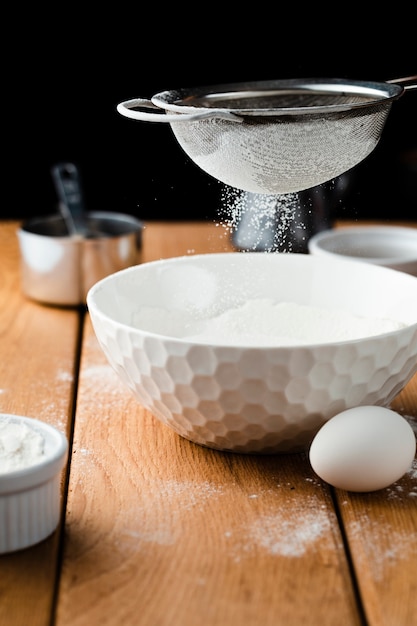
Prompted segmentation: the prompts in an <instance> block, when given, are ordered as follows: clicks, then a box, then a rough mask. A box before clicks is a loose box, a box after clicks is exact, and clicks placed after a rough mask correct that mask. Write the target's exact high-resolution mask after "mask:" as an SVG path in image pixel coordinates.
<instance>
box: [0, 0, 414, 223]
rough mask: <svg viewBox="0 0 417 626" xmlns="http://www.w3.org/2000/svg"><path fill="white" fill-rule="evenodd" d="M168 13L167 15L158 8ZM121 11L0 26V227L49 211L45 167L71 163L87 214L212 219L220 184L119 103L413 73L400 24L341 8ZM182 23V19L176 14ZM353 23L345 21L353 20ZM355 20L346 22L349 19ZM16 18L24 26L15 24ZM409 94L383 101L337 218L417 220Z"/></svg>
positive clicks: (164, 131)
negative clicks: (370, 144) (213, 88)
mask: <svg viewBox="0 0 417 626" xmlns="http://www.w3.org/2000/svg"><path fill="white" fill-rule="evenodd" d="M169 6H170V5H168V7H169ZM168 7H167V6H166V5H158V6H154V7H153V8H152V10H151V9H150V8H149V7H147V6H145V5H142V7H141V6H140V5H132V7H131V8H130V9H129V8H127V7H126V5H123V8H122V7H120V9H119V10H116V9H115V8H114V7H113V8H112V10H111V11H109V12H107V13H106V14H104V11H105V10H104V9H103V8H100V9H99V10H98V9H97V11H96V12H94V13H93V14H92V13H91V12H90V13H89V15H86V12H85V11H84V10H81V9H78V8H77V7H76V6H74V5H72V6H71V7H69V6H65V7H64V8H61V9H59V10H57V9H55V11H54V10H53V9H52V10H50V11H49V12H48V14H45V15H42V14H41V13H40V12H39V11H40V10H39V8H37V9H36V10H34V12H33V14H29V13H28V11H25V13H24V15H22V16H21V17H19V16H18V17H16V21H12V22H11V23H10V28H11V30H12V31H13V33H14V37H13V38H12V40H13V44H12V45H11V50H10V51H9V54H8V55H7V60H6V62H5V63H4V69H5V71H4V75H3V81H4V83H3V87H4V86H5V87H6V89H4V90H3V94H4V95H3V98H4V99H5V102H4V103H3V104H4V105H6V106H5V114H4V117H3V138H4V142H3V147H4V156H6V159H5V161H6V175H5V177H4V179H3V180H4V184H5V191H6V193H5V196H4V197H6V198H7V201H3V203H2V205H1V213H0V216H1V217H3V218H13V219H17V218H19V219H20V218H25V217H28V216H33V215H43V214H47V213H51V212H54V211H55V210H56V205H57V198H56V195H55V190H54V187H53V184H52V178H51V175H50V168H51V166H52V165H53V164H54V163H57V162H59V161H73V162H75V163H76V164H77V165H78V166H79V168H80V171H81V174H82V178H83V183H84V191H85V195H86V206H87V209H88V210H111V211H118V212H124V213H129V214H132V215H136V216H138V217H141V218H143V219H146V220H160V219H164V220H182V219H199V220H200V219H204V220H205V219H210V220H213V219H216V218H217V216H218V213H219V206H220V203H221V200H220V197H221V194H222V190H223V187H222V185H221V183H219V182H218V181H216V180H214V179H213V178H211V177H210V176H208V175H207V174H205V173H204V172H202V171H201V170H200V169H199V168H198V167H197V166H196V165H194V163H193V162H191V161H190V159H189V158H188V157H187V155H185V153H183V151H182V149H181V148H180V146H179V145H178V144H177V142H176V140H175V138H174V136H173V134H172V131H171V129H170V126H169V125H167V124H157V123H148V122H139V121H133V120H128V119H126V118H124V117H122V116H121V115H119V114H118V113H117V111H116V105H117V104H118V102H121V101H122V100H127V99H130V98H135V97H145V98H149V97H150V96H152V95H153V94H154V93H157V92H158V91H163V90H166V89H171V88H178V87H192V86H201V85H208V84H219V83H227V82H240V81H255V80H272V79H278V78H297V77H298V78H299V77H340V78H346V79H349V78H350V79H359V80H370V81H385V80H389V79H394V78H396V77H401V76H408V75H411V74H413V73H414V74H415V73H416V72H417V55H416V51H415V34H414V33H412V28H411V29H410V31H411V32H410V33H407V32H405V27H404V23H405V24H406V25H407V22H410V20H411V17H410V18H409V19H408V18H407V17H406V16H405V15H404V14H403V13H401V14H399V15H398V17H396V16H395V15H393V14H391V15H389V16H388V18H387V20H386V22H385V24H384V25H382V24H381V23H378V22H373V23H372V26H371V27H370V26H369V25H365V24H363V23H362V22H361V21H360V19H354V20H353V22H352V25H348V23H347V20H346V19H345V17H346V16H344V15H343V13H342V12H341V10H340V9H338V12H337V13H334V14H329V13H328V11H327V12H326V15H325V16H324V17H320V16H319V15H317V14H316V13H315V11H313V12H311V14H310V15H308V14H307V13H306V11H305V9H301V8H299V7H296V8H295V9H294V14H293V15H292V16H291V14H289V13H288V11H287V12H286V13H285V14H284V13H282V14H281V13H280V12H279V10H278V6H277V7H276V8H275V11H274V12H271V11H270V10H268V9H266V8H265V7H263V6H259V7H256V6H254V5H251V11H252V13H254V15H253V16H252V15H251V14H248V13H247V9H244V8H243V7H241V6H240V5H230V7H229V9H228V13H229V20H228V23H226V20H225V15H224V14H223V13H224V11H223V10H222V7H221V6H220V7H219V6H217V7H215V8H213V6H212V5H205V4H200V5H189V6H188V8H187V7H184V6H183V5H179V6H174V7H172V8H171V9H170V8H168ZM181 16H182V17H181ZM351 17H352V16H351ZM353 17H355V16H353ZM22 19H23V20H24V28H22V23H21V20H22ZM416 112H417V91H411V90H408V91H407V92H406V93H405V94H404V96H402V97H401V98H400V99H399V100H398V101H396V102H394V104H393V107H392V110H391V112H390V114H389V117H388V121H387V124H386V126H385V129H384V131H383V134H382V138H381V141H380V143H379V145H378V146H377V148H376V149H375V151H374V152H373V153H372V154H371V155H370V156H369V157H368V158H367V159H366V160H365V161H364V162H363V163H361V164H360V165H359V166H356V168H354V170H352V172H350V173H349V176H350V177H351V185H350V188H349V191H348V193H347V195H346V198H345V199H344V201H343V202H342V203H340V202H339V203H337V205H336V206H335V207H331V209H332V210H333V211H334V212H335V216H336V217H338V216H341V217H355V218H358V219H361V218H364V219H367V218H373V217H376V218H385V219H387V220H389V219H394V220H396V219H416V217H417V199H416V198H417V130H416V128H417V123H416Z"/></svg>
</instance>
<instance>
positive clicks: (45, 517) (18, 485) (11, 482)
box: [0, 413, 68, 554]
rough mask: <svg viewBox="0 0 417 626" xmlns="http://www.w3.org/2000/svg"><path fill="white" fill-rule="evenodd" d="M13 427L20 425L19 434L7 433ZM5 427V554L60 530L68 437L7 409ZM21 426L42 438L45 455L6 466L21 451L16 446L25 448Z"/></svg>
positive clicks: (1, 482)
mask: <svg viewBox="0 0 417 626" xmlns="http://www.w3.org/2000/svg"><path fill="white" fill-rule="evenodd" d="M10 425H12V426H14V427H16V428H15V429H14V432H11V431H10V432H8V430H7V429H8V428H9V426H10ZM0 427H2V429H1V430H0V461H1V471H0V554H4V553H6V552H13V551H15V550H21V549H23V548H28V547H29V546H32V545H34V544H36V543H39V542H40V541H43V539H46V538H47V537H48V536H49V535H51V534H52V533H53V532H54V530H55V529H56V528H57V526H58V523H59V519H60V513H61V506H60V501H61V470H62V469H63V467H64V465H65V462H66V460H67V455H68V441H67V439H66V437H65V435H63V434H62V433H61V432H60V431H59V430H57V429H56V428H54V427H53V426H51V425H49V424H46V423H45V422H42V421H40V420H37V419H34V418H30V417H23V416H20V415H10V414H5V413H2V414H0ZM16 429H17V431H16ZM21 429H23V430H24V431H26V432H30V433H31V434H32V435H34V437H36V438H37V439H38V441H37V444H39V446H40V449H41V450H43V454H42V455H41V456H39V457H35V456H33V457H31V461H32V462H31V463H30V464H28V465H25V464H24V463H23V462H22V461H21V460H20V459H19V461H16V462H14V463H15V466H13V465H12V466H11V468H7V467H6V469H5V468H4V467H3V465H5V464H7V463H8V458H9V457H10V456H13V454H12V451H13V450H15V449H16V454H18V451H17V447H19V446H20V448H23V447H25V446H26V444H25V446H24V445H23V444H20V443H19V440H18V436H19V437H20V435H19V432H20V430H21ZM16 432H17V434H16ZM28 445H29V444H28ZM16 458H18V457H16Z"/></svg>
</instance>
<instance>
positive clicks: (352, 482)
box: [309, 406, 416, 491]
mask: <svg viewBox="0 0 417 626" xmlns="http://www.w3.org/2000/svg"><path fill="white" fill-rule="evenodd" d="M415 453H416V437H415V435H414V432H413V429H412V428H411V426H410V424H409V423H408V422H407V420H406V419H405V418H404V417H402V416H401V415H399V413H396V412H395V411H392V410H391V409H387V408H384V407H380V406H358V407H355V408H352V409H347V410H346V411H342V413H339V414H338V415H335V417H333V418H331V419H330V420H329V421H328V422H326V423H325V424H324V425H323V426H322V427H321V428H320V430H319V431H318V433H317V434H316V436H315V437H314V439H313V442H312V444H311V447H310V451H309V457H310V463H311V466H312V468H313V470H314V471H315V472H316V474H317V475H318V476H320V478H322V479H323V480H324V481H326V482H327V483H329V484H330V485H333V487H339V488H340V489H345V490H346V491H376V490H378V489H384V488H385V487H388V486H389V485H392V484H393V483H395V482H396V481H397V480H399V479H400V478H402V476H404V474H405V473H406V472H407V471H408V470H409V469H410V467H411V465H412V463H413V459H414V456H415Z"/></svg>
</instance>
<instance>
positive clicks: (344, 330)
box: [135, 298, 405, 346]
mask: <svg viewBox="0 0 417 626" xmlns="http://www.w3.org/2000/svg"><path fill="white" fill-rule="evenodd" d="M135 325H136V326H137V327H138V328H141V329H143V330H148V331H150V332H155V333H159V334H163V335H170V336H173V337H178V338H180V337H181V338H183V339H188V340H190V341H198V342H200V343H213V344H225V345H238V346H239V345H240V346H294V345H309V344H317V343H330V342H337V341H349V340H352V339H360V338H363V337H370V336H374V335H380V334H383V333H387V332H391V331H395V330H399V329H400V328H404V327H405V324H404V323H402V322H399V321H396V320H391V319H384V318H381V319H380V318H373V317H372V318H371V317H361V316H358V315H354V314H352V313H349V312H347V311H340V310H330V309H323V308H320V307H315V306H310V305H301V304H296V303H294V302H275V301H274V300H271V299H267V298H260V299H252V300H248V301H246V302H245V303H244V304H242V305H240V306H237V307H235V308H230V309H227V310H226V311H224V312H223V313H220V314H219V315H216V316H213V317H206V318H204V319H193V316H192V314H191V313H189V314H188V315H185V314H184V312H179V311H175V312H174V311H168V310H166V309H158V308H150V307H145V308H143V309H141V311H139V312H138V313H137V314H136V316H135Z"/></svg>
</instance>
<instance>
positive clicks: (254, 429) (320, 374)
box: [87, 252, 417, 453]
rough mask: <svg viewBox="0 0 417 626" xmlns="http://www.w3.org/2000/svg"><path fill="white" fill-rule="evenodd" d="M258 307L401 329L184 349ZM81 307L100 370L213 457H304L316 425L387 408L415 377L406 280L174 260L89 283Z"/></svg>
mask: <svg viewBox="0 0 417 626" xmlns="http://www.w3.org/2000/svg"><path fill="white" fill-rule="evenodd" d="M262 299H266V300H272V301H274V302H275V301H276V302H284V303H291V304H293V303H297V304H299V305H307V308H309V307H313V306H314V307H318V308H319V309H320V310H323V309H324V310H326V309H327V310H329V313H328V314H329V315H331V313H330V311H333V312H334V314H335V315H336V316H337V315H339V312H340V311H345V312H349V315H355V316H358V315H360V316H365V317H368V318H387V319H395V320H398V321H400V322H402V323H403V324H404V327H403V328H401V329H397V330H395V331H392V330H391V331H389V332H383V334H379V335H378V336H369V337H364V338H362V339H348V340H346V339H339V340H334V341H327V342H316V343H311V342H309V341H305V342H304V343H303V344H302V345H292V346H291V345H286V346H285V345H282V344H281V345H280V340H275V342H274V341H272V339H271V341H269V337H268V336H267V337H266V338H265V337H264V341H259V342H258V343H257V341H258V339H257V338H256V336H255V340H254V341H253V342H250V341H248V340H246V339H244V340H242V341H240V340H236V338H234V336H233V333H230V335H228V336H227V338H226V339H222V340H220V339H213V340H212V341H211V340H210V339H207V338H206V339H203V340H202V339H201V338H198V337H197V338H194V339H192V338H190V337H187V334H188V335H189V334H190V333H191V334H193V333H194V334H195V333H196V330H197V329H198V327H199V325H200V326H203V325H204V323H205V322H204V320H207V319H208V318H209V317H212V316H213V315H215V314H218V313H220V312H222V311H225V310H228V309H229V310H230V308H231V307H233V306H235V307H236V306H237V307H238V306H240V305H243V304H244V303H245V302H248V301H249V302H252V303H254V302H255V305H256V303H259V301H260V300H262ZM87 306H88V309H89V313H90V316H91V320H92V323H93V326H94V329H95V333H96V336H97V338H98V341H99V343H100V345H101V347H102V349H103V351H104V353H105V355H106V356H107V359H108V361H109V362H110V364H111V365H112V366H113V368H114V369H115V371H116V372H117V373H118V375H119V376H120V378H121V379H122V380H123V381H124V382H125V383H126V385H127V387H128V388H129V389H130V390H131V391H133V393H134V394H135V395H136V397H137V399H138V400H139V402H140V403H141V404H142V405H143V406H144V407H145V408H146V409H148V410H149V411H151V412H152V413H153V414H154V415H155V416H156V417H157V418H159V419H160V420H161V421H162V422H163V423H165V424H167V425H168V426H170V427H171V428H173V429H174V430H175V431H176V432H177V433H178V434H179V435H181V436H183V437H185V438H186V439H189V440H191V441H193V442H195V443H198V444H201V445H204V446H209V447H211V448H215V449H218V450H229V451H234V452H243V453H275V452H296V451H301V450H307V449H308V447H309V445H310V442H311V441H312V439H313V437H314V435H315V434H316V432H317V431H318V429H319V428H320V427H321V425H322V424H323V423H324V422H325V421H327V420H328V419H330V418H331V417H333V416H334V415H335V414H337V413H339V412H340V411H343V410H344V409H348V408H351V407H354V406H358V405H370V404H375V405H383V406H388V405H389V404H390V402H391V400H392V399H393V398H394V397H395V396H396V395H397V393H398V392H399V391H400V390H401V389H402V388H403V387H404V385H405V384H406V383H407V382H408V381H409V380H410V378H411V377H412V376H413V374H414V373H415V372H416V371H417V278H414V277H412V276H409V275H408V274H404V273H402V272H395V271H392V270H390V269H386V268H381V267H378V266H374V265H371V264H366V263H352V262H350V261H346V260H340V259H335V258H334V259H331V258H325V259H324V258H321V257H317V256H312V255H308V254H289V253H272V254H267V253H257V252H254V253H238V252H236V253H224V254H205V255H197V256H189V257H177V258H171V259H167V260H160V261H155V262H151V263H145V264H143V265H138V266H135V267H132V268H129V269H127V270H123V271H121V272H118V273H115V274H113V275H111V276H109V277H107V278H105V279H103V280H101V281H99V282H98V283H97V284H96V285H94V286H93V287H92V288H91V289H90V291H89V293H88V295H87ZM251 322H252V320H251ZM250 326H251V328H250V329H249V333H250V332H252V331H253V332H255V331H258V330H260V331H261V332H262V330H263V326H264V324H263V322H262V321H259V320H257V319H256V317H254V318H253V324H252V323H251V324H250ZM372 328H373V330H374V329H375V325H374V324H372ZM344 330H346V329H344ZM368 332H369V331H368ZM267 335H268V333H267ZM265 339H266V341H265ZM274 343H275V345H274Z"/></svg>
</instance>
